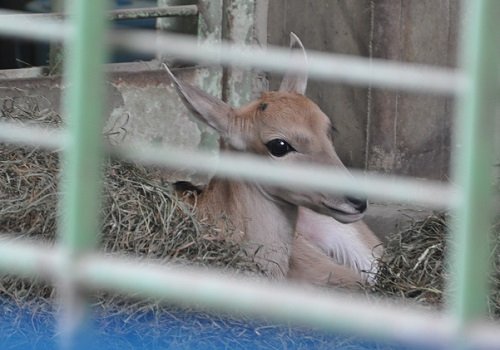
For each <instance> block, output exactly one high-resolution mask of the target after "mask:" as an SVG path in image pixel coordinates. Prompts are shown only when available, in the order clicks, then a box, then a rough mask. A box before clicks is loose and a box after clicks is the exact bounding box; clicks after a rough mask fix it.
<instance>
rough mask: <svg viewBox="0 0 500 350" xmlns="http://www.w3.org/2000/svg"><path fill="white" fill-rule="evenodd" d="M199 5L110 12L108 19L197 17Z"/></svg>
mask: <svg viewBox="0 0 500 350" xmlns="http://www.w3.org/2000/svg"><path fill="white" fill-rule="evenodd" d="M197 15H198V6H197V5H183V6H165V7H148V8H133V9H123V10H112V11H109V12H108V19H110V20H112V21H117V20H125V19H142V18H160V17H183V16H197Z"/></svg>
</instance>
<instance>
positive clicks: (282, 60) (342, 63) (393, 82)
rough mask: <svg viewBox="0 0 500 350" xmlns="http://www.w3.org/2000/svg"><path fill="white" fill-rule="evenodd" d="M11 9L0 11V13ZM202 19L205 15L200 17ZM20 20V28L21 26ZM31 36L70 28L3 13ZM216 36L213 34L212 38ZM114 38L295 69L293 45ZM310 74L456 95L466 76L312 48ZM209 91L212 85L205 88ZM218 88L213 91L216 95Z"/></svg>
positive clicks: (183, 55)
mask: <svg viewBox="0 0 500 350" xmlns="http://www.w3.org/2000/svg"><path fill="white" fill-rule="evenodd" d="M6 14H11V12H8V11H7V12H6V11H0V15H6ZM200 21H201V20H200ZM20 25H21V27H20ZM2 32H3V33H4V34H9V35H16V36H18V37H23V38H28V39H31V40H42V39H45V40H47V39H48V40H64V39H65V38H66V37H67V36H68V35H69V34H70V33H71V28H70V27H69V26H68V25H67V24H64V23H58V22H57V21H53V20H48V19H41V18H40V19H37V20H35V19H33V20H27V21H22V23H20V21H19V20H16V19H14V18H12V16H2V18H1V20H0V33H2ZM211 40H212V39H211ZM213 40H215V39H213ZM110 43H111V44H114V45H116V46H118V47H121V48H123V49H128V50H131V51H136V52H142V53H147V54H153V55H156V54H157V53H161V54H164V55H172V56H175V57H176V58H178V59H183V60H186V61H190V62H198V63H203V64H222V65H233V66H235V67H247V68H250V67H253V68H258V69H263V70H272V71H274V72H277V73H285V72H286V71H288V70H290V69H293V68H294V67H293V62H290V60H289V57H290V56H289V55H290V53H289V50H288V49H285V48H282V47H272V46H268V47H267V48H266V49H262V48H260V47H255V46H247V45H236V44H230V43H227V42H222V43H220V41H216V40H215V42H214V43H209V42H207V43H204V44H203V45H201V46H200V45H199V41H198V39H196V38H193V37H191V36H187V35H179V34H167V33H152V32H151V31H140V30H127V31H126V32H116V31H110ZM307 56H308V74H309V77H310V78H311V79H317V80H322V81H337V82H342V83H346V84H351V85H360V86H366V85H367V84H371V85H372V87H374V88H375V87H381V88H383V87H385V88H392V89H400V90H408V91H416V92H424V93H435V94H443V95H454V94H456V93H459V92H460V91H462V90H463V88H464V86H465V83H466V81H465V78H464V76H463V74H462V72H461V71H459V70H456V69H451V68H446V67H433V66H426V65H418V64H411V63H403V62H396V61H387V60H382V59H369V58H364V57H359V56H348V55H339V54H332V53H322V52H317V51H313V50H310V51H308V55H307ZM207 91H209V92H211V91H212V88H210V89H207ZM217 93H218V92H217V91H215V92H214V94H217Z"/></svg>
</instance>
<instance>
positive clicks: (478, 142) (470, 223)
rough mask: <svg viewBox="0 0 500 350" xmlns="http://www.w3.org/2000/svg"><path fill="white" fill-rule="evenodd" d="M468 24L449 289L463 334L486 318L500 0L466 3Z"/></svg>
mask: <svg viewBox="0 0 500 350" xmlns="http://www.w3.org/2000/svg"><path fill="white" fill-rule="evenodd" d="M464 5H465V12H464V13H465V14H466V15H467V17H468V18H467V19H468V20H467V21H464V24H465V26H466V27H465V29H466V30H465V32H464V34H463V35H464V37H463V43H462V46H463V47H462V61H463V62H462V64H463V69H464V72H465V74H466V76H467V78H468V81H469V83H468V84H467V85H466V89H465V90H464V91H463V93H462V94H461V95H459V99H458V103H457V108H456V110H457V113H458V114H457V116H458V120H457V124H458V125H457V127H456V129H455V132H456V134H455V143H456V144H458V145H460V146H459V150H458V151H457V152H455V153H454V166H455V169H454V179H455V182H456V183H457V185H458V186H459V187H460V190H461V191H463V201H462V202H461V204H460V205H459V206H458V207H457V210H456V211H455V218H454V220H455V223H454V224H455V225H454V226H455V227H454V232H452V233H451V237H450V242H449V244H450V245H451V246H452V247H453V248H454V249H453V256H452V260H451V263H452V264H453V266H452V271H453V272H454V275H453V276H452V277H453V280H452V283H451V285H450V286H449V289H450V291H451V292H452V296H453V297H452V303H451V306H452V310H451V312H452V313H453V314H454V316H455V317H456V321H457V327H459V328H460V330H461V332H459V334H464V333H465V332H466V330H467V326H470V325H471V324H474V323H475V322H477V321H478V320H480V319H482V318H484V316H485V313H486V310H487V303H488V291H489V288H488V273H489V270H490V269H489V267H490V246H489V242H490V234H491V219H492V211H493V209H492V208H493V205H492V191H493V187H492V180H493V179H492V164H493V160H494V157H493V150H494V139H495V134H494V130H495V128H494V125H495V119H496V117H495V113H496V107H497V103H498V93H499V91H500V89H499V88H500V86H499V81H498V75H497V74H495V72H498V69H499V61H500V45H499V42H500V40H499V39H500V36H499V34H498V30H497V29H498V28H497V27H498V15H499V14H500V2H499V1H496V0H477V1H464Z"/></svg>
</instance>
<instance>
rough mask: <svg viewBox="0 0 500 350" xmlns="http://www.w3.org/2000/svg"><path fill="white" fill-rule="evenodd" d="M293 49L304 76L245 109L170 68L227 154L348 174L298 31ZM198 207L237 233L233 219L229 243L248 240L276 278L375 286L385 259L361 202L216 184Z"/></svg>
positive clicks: (257, 186)
mask: <svg viewBox="0 0 500 350" xmlns="http://www.w3.org/2000/svg"><path fill="white" fill-rule="evenodd" d="M291 47H292V48H298V49H299V50H300V51H298V55H292V56H293V60H294V62H297V64H298V67H297V73H293V72H292V73H290V74H288V73H287V74H286V75H285V77H284V79H283V82H282V84H281V87H280V91H277V92H266V93H263V94H262V96H261V98H260V99H258V100H256V101H253V102H251V103H249V104H248V105H246V106H243V107H241V108H239V109H234V108H232V107H231V106H229V105H227V104H226V103H224V102H223V101H221V100H219V99H217V98H215V97H213V96H210V95H208V94H206V93H205V92H203V91H202V90H201V89H199V88H197V87H194V86H191V85H189V84H186V83H184V82H181V81H178V80H177V79H176V78H175V76H174V75H173V74H172V73H171V72H170V71H169V70H168V68H167V69H166V70H167V72H168V74H169V75H170V78H171V80H172V82H173V83H174V86H175V87H176V88H177V91H178V92H179V96H180V97H181V98H182V99H183V101H184V103H185V104H186V106H187V107H188V108H189V109H190V110H192V111H193V112H194V115H195V116H197V117H198V118H199V119H200V120H201V121H203V122H205V123H206V124H208V125H210V126H211V127H213V128H214V129H216V130H217V131H218V132H219V134H220V135H221V139H222V143H221V146H222V151H223V152H225V151H232V152H246V153H252V154H256V155H261V156H263V157H266V158H267V159H269V161H272V162H274V163H275V164H276V165H277V168H278V169H279V164H280V162H294V163H300V164H302V165H303V166H307V165H308V164H311V163H318V164H322V165H328V166H331V167H334V168H336V169H337V170H338V171H341V172H345V173H348V170H347V169H346V168H345V167H344V165H343V164H342V162H341V161H340V159H339V157H338V156H337V154H336V152H335V149H334V147H333V144H332V137H331V129H332V125H331V122H330V119H329V118H328V117H327V116H326V115H325V114H324V113H323V112H322V111H321V109H320V108H319V107H318V106H317V105H316V104H315V103H314V102H312V101H311V100H310V99H308V98H307V97H305V96H304V92H305V89H306V86H307V74H306V69H305V68H304V67H305V64H306V55H305V50H304V47H303V45H302V43H301V42H300V40H299V39H298V38H297V37H296V36H295V35H294V34H292V35H291ZM274 141H279V142H280V144H282V141H285V144H288V145H290V146H291V149H290V148H287V152H285V153H284V154H281V153H280V152H278V153H276V152H274V154H273V151H272V150H273V148H272V147H270V146H269V144H270V143H271V144H273V142H274ZM278 171H279V170H278ZM283 177H284V180H285V177H286V174H283ZM198 208H199V215H200V216H201V217H203V218H207V219H208V220H210V221H212V222H214V223H217V224H218V225H219V226H220V228H221V230H222V231H225V232H229V230H225V227H224V226H225V225H226V224H227V219H229V221H230V223H231V225H232V226H234V227H236V233H235V234H233V235H232V236H228V237H227V238H228V239H232V240H234V241H237V242H240V243H241V244H242V245H243V246H244V247H245V248H246V249H247V251H248V252H249V254H251V255H254V256H255V259H256V261H257V262H258V263H259V264H260V265H261V266H262V268H263V269H264V271H265V272H267V274H268V275H269V276H270V277H271V278H274V279H285V278H289V279H293V280H298V281H306V282H308V283H314V284H319V285H340V286H344V287H355V286H357V285H359V283H362V282H365V281H368V282H370V274H369V271H368V270H370V269H371V267H373V266H372V265H373V261H374V260H375V257H376V256H378V255H379V254H381V249H382V248H381V247H379V248H376V247H377V246H380V242H379V241H378V239H377V238H376V236H375V235H374V234H373V232H372V231H371V230H370V229H369V228H368V227H367V226H366V225H365V224H364V223H362V222H360V221H359V220H360V219H361V218H362V217H363V215H364V212H365V210H366V201H365V200H362V199H359V198H352V197H346V196H343V195H338V194H328V193H320V192H308V191H300V190H298V189H293V188H278V187H270V186H265V185H261V184H257V183H254V182H251V181H246V182H244V181H241V182H230V181H226V180H221V179H214V180H212V181H211V182H210V184H209V185H208V187H207V188H206V189H205V190H204V191H203V193H202V194H201V196H200V198H199V203H198ZM342 223H344V224H342ZM296 228H299V232H297V233H296ZM375 268H376V266H375Z"/></svg>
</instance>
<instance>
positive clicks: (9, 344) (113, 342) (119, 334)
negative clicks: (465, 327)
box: [0, 301, 421, 350]
mask: <svg viewBox="0 0 500 350" xmlns="http://www.w3.org/2000/svg"><path fill="white" fill-rule="evenodd" d="M92 325H93V327H92V331H87V332H86V333H85V334H84V335H83V336H82V338H81V339H82V340H81V341H80V345H81V346H78V348H82V349H117V350H118V349H119V350H126V349H287V350H290V349H365V350H374V349H380V350H382V349H384V350H386V349H387V350H416V349H421V347H416V346H413V347H412V346H403V345H390V344H380V343H373V342H369V341H363V340H360V339H359V338H353V337H345V336H344V337H343V336H339V335H332V334H329V333H325V332H320V331H311V330H307V329H304V328H290V327H287V326H278V325H271V324H267V323H265V322H262V321H259V322H258V321H250V322H242V321H241V320H235V319H231V318H227V317H226V318H225V317H220V316H214V315H207V314H203V313H195V312H183V311H179V310H177V311H168V312H166V311H163V312H161V313H158V312H152V311H149V312H136V313H123V312H120V313H119V314H115V315H113V314H110V313H104V312H103V311H102V310H101V311H97V312H95V313H94V319H93V321H92ZM56 330H57V327H56V318H55V316H54V312H53V310H52V309H51V306H50V305H47V304H40V305H38V304H37V307H35V308H33V307H31V308H29V309H27V308H25V309H23V308H20V307H18V306H16V305H14V304H13V303H10V302H6V301H0V337H1V340H0V349H2V350H3V349H41V350H43V349H57V348H58V344H59V340H58V337H57V335H56V334H57V333H56Z"/></svg>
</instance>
